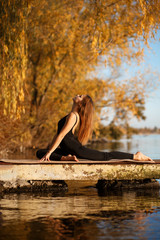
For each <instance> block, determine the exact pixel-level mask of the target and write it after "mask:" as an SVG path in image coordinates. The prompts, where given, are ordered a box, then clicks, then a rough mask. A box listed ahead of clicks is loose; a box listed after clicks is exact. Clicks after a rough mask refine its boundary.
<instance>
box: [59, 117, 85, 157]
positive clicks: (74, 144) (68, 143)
mask: <svg viewBox="0 0 160 240" xmlns="http://www.w3.org/2000/svg"><path fill="white" fill-rule="evenodd" d="M75 115H76V114H75ZM67 117H68V115H66V116H65V117H63V118H62V119H60V120H59V122H58V131H57V132H58V134H59V133H60V131H61V129H62V128H63V126H64V124H65V122H66V118H67ZM76 123H77V115H76V122H75V124H74V125H73V127H72V128H71V130H70V131H69V132H68V133H67V134H66V135H65V137H64V138H63V140H62V142H61V143H60V147H61V148H62V149H63V150H64V151H65V152H66V153H68V154H75V150H76V149H78V148H79V147H81V146H82V144H81V143H80V142H79V141H78V138H77V137H76V136H75V135H74V134H73V132H72V130H73V128H74V126H75V125H76Z"/></svg>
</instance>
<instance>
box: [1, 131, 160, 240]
mask: <svg viewBox="0 0 160 240" xmlns="http://www.w3.org/2000/svg"><path fill="white" fill-rule="evenodd" d="M159 146H160V135H148V136H138V135H137V136H133V138H132V139H130V140H127V139H123V140H121V141H119V142H112V143H105V144H103V145H102V144H98V145H94V146H92V147H93V148H97V149H101V150H105V149H106V150H107V151H111V150H118V151H119V150H120V151H126V152H131V153H134V152H136V151H138V150H140V151H142V152H143V153H144V154H146V155H149V156H150V157H152V158H153V159H160V147H159ZM16 157H18V156H16ZM25 157H27V156H25ZM30 157H31V156H29V158H30ZM67 184H68V186H69V189H68V191H66V192H57V193H51V192H50V193H46V194H45V193H43V194H42V193H38V194H34V193H32V194H31V193H28V194H5V195H3V196H1V197H0V240H12V239H13V240H37V239H38V240H51V239H52V240H63V239H69V240H73V239H76V240H101V239H103V240H104V239H117V240H120V239H123V240H124V239H127V240H132V239H133V240H136V239H144V240H149V239H157V240H159V239H160V227H159V223H160V191H159V189H154V190H149V189H148V190H146V189H141V190H136V191H135V190H132V191H131V190H130V191H129V190H128V191H127V190H121V191H110V192H105V193H104V194H102V193H99V192H98V190H97V189H96V188H95V184H96V182H78V183H77V182H73V181H72V182H69V181H68V182H67Z"/></svg>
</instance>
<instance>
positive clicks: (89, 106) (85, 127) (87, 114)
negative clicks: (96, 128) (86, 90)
mask: <svg viewBox="0 0 160 240" xmlns="http://www.w3.org/2000/svg"><path fill="white" fill-rule="evenodd" d="M93 112H94V107H93V101H92V98H91V97H90V96H89V95H86V96H85V97H84V98H83V100H82V101H81V102H79V103H78V114H79V116H80V126H79V131H78V140H79V141H80V142H81V143H82V144H83V145H84V144H86V143H87V141H88V139H89V138H90V137H91V135H92V126H93Z"/></svg>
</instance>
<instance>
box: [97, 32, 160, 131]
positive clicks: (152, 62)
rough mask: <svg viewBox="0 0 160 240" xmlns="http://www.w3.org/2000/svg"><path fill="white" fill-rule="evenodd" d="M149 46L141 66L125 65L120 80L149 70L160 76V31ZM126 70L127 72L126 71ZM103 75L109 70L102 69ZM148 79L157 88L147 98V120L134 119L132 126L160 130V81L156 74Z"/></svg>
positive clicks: (145, 49)
mask: <svg viewBox="0 0 160 240" xmlns="http://www.w3.org/2000/svg"><path fill="white" fill-rule="evenodd" d="M149 46H150V49H148V48H147V47H145V46H144V61H142V62H141V63H140V64H139V66H138V64H136V62H133V64H132V65H127V64H124V65H122V66H121V71H120V72H121V76H120V79H126V78H128V77H132V76H134V75H135V73H136V72H137V71H139V70H140V71H141V72H146V71H147V70H148V69H150V71H151V72H156V74H157V76H160V31H159V32H158V34H157V36H156V40H152V39H150V41H149ZM126 68H127V72H126V71H125V69H126ZM101 74H102V75H104V76H105V75H106V76H107V75H108V71H107V69H105V68H103V69H101ZM146 77H149V79H150V81H152V82H153V81H154V82H155V83H156V88H155V89H152V90H151V92H150V93H149V97H147V98H146V103H145V111H144V115H145V116H146V120H137V119H136V118H133V119H132V120H131V121H130V125H131V126H133V127H136V128H141V127H149V128H154V127H158V128H160V80H159V81H158V77H157V78H156V77H155V75H154V74H149V75H148V76H146ZM155 79H157V80H155ZM103 124H105V123H103Z"/></svg>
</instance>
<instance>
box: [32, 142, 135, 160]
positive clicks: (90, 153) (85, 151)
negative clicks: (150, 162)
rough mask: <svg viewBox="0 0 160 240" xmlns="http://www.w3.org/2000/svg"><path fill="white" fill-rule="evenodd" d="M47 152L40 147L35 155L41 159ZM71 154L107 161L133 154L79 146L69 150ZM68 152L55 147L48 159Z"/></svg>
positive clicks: (81, 157)
mask: <svg viewBox="0 0 160 240" xmlns="http://www.w3.org/2000/svg"><path fill="white" fill-rule="evenodd" d="M47 152H48V149H40V150H38V151H37V153H36V156H37V157H38V158H39V159H41V158H43V157H44V155H45V154H46V153H47ZM69 153H70V154H71V155H75V156H76V157H77V158H80V159H89V160H93V161H107V160H110V159H133V154H130V153H125V152H117V151H114V152H101V151H98V150H94V149H90V148H86V147H84V146H81V147H80V148H78V149H77V151H74V152H73V151H70V152H69ZM69 153H67V152H66V151H65V152H64V151H63V150H62V149H61V148H57V149H56V150H55V151H54V152H53V153H52V154H51V156H50V160H60V159H61V157H62V156H67V155H68V154H69Z"/></svg>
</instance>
